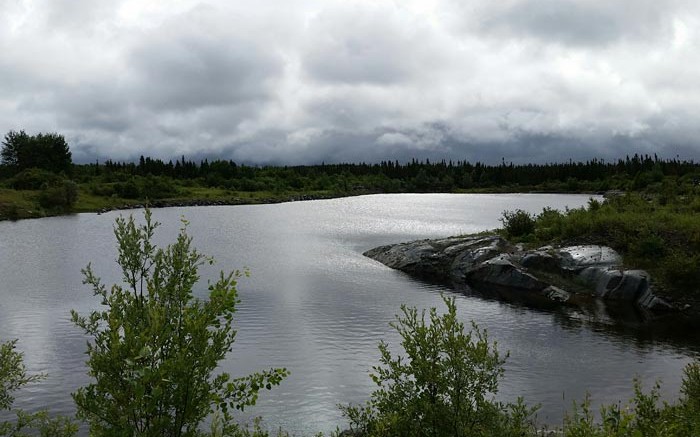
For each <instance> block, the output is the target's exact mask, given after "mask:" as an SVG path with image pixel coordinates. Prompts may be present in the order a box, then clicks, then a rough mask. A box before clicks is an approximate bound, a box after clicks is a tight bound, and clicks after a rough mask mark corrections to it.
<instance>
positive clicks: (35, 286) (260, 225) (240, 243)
mask: <svg viewBox="0 0 700 437" xmlns="http://www.w3.org/2000/svg"><path fill="white" fill-rule="evenodd" d="M587 199H588V196H578V195H534V194H532V195H522V194H517V195H448V194H428V195H413V194H411V195H374V196H363V197H354V198H346V199H334V200H323V201H311V202H297V203H286V204H278V205H256V206H230V207H195V208H168V209H159V210H154V214H153V215H154V217H155V218H156V219H157V220H158V221H160V222H162V223H163V225H162V227H161V228H160V232H159V233H158V241H159V242H160V243H167V242H169V241H170V239H171V238H172V237H174V235H175V234H176V232H177V229H178V228H179V227H180V221H179V220H180V218H181V217H182V216H184V217H185V218H186V219H187V220H189V221H190V227H189V231H190V234H191V235H193V236H194V239H195V245H196V246H197V247H198V248H199V249H200V250H201V251H202V252H204V253H206V254H209V255H212V256H214V257H215V258H216V259H217V264H216V265H215V266H214V267H213V268H209V267H207V269H205V270H203V271H202V277H203V278H207V277H212V275H214V274H215V273H216V271H218V269H225V270H230V269H234V268H240V267H248V268H249V269H250V271H251V277H250V278H249V279H245V280H243V281H242V282H241V284H240V294H241V299H242V303H241V305H240V310H239V312H238V313H237V325H238V329H239V334H238V337H237V341H236V343H235V346H234V350H233V352H232V353H231V354H230V357H229V359H228V360H227V361H226V362H224V363H223V365H222V368H223V370H226V371H229V372H231V373H233V374H238V375H241V374H245V373H247V372H250V371H253V370H255V369H261V368H267V367H272V366H274V367H277V366H285V367H287V368H288V369H289V370H290V371H291V376H290V377H289V378H288V379H287V380H285V381H284V382H283V384H282V386H280V387H278V388H276V389H274V390H273V391H272V392H265V393H264V394H263V395H262V397H261V402H259V404H258V406H256V407H255V409H253V410H251V412H250V414H253V415H262V416H263V417H265V418H266V423H267V424H268V425H269V426H271V427H277V426H282V427H284V428H285V429H287V430H290V431H292V432H295V433H296V434H297V435H299V434H310V433H312V432H316V431H328V430H331V429H334V428H335V426H336V425H340V426H341V427H342V425H343V422H342V418H341V417H340V414H339V412H338V409H337V408H336V404H338V403H347V402H362V401H364V400H365V399H366V398H367V396H368V394H369V393H370V392H371V390H372V389H373V387H372V383H371V381H370V379H369V377H368V372H369V370H370V368H371V366H372V365H374V364H376V363H377V362H378V356H379V355H378V351H377V348H376V345H377V342H378V341H379V340H380V339H385V340H387V341H389V343H390V344H393V345H396V344H397V336H396V335H395V334H394V333H393V332H392V330H391V328H389V327H388V322H389V321H391V320H392V319H393V316H394V314H396V313H397V312H398V311H399V306H400V305H401V304H402V303H408V304H410V305H415V306H418V307H421V308H428V307H431V306H440V305H441V299H440V293H442V292H446V291H447V290H445V289H443V288H441V287H439V286H433V285H429V284H424V283H421V282H418V281H414V280H412V279H410V278H408V277H407V276H406V275H404V274H402V273H400V272H396V271H393V270H391V269H389V268H386V267H384V266H383V265H381V264H379V263H377V262H375V261H372V260H370V259H367V258H365V257H363V256H362V252H363V251H365V250H367V249H370V248H372V247H375V246H378V245H383V244H389V243H396V242H401V241H407V240H412V239H418V238H429V237H444V236H449V235H455V234H463V233H470V232H475V231H482V230H486V229H491V228H494V227H497V226H498V225H499V222H498V218H499V217H500V213H501V211H503V210H505V209H515V208H522V209H525V210H529V211H531V212H538V211H540V210H541V209H542V208H543V207H545V206H549V207H553V208H560V209H563V208H564V207H566V206H568V207H570V208H574V207H578V206H580V205H583V204H585V203H586V201H587ZM135 213H136V214H138V213H139V212H135ZM119 214H128V212H127V213H120V212H112V213H108V214H103V215H95V214H80V215H76V216H72V217H58V218H47V219H40V220H27V221H21V222H16V223H11V222H3V223H0V242H1V244H0V278H2V280H1V281H0V338H1V339H9V338H19V339H20V341H19V348H20V349H21V350H23V351H24V352H25V359H26V364H27V365H28V367H29V369H30V370H31V371H36V372H46V373H48V375H49V377H48V379H46V380H45V381H44V382H42V383H40V384H35V385H32V386H31V387H30V388H28V389H26V390H25V391H24V392H23V393H21V395H20V396H18V402H17V405H18V406H21V407H25V408H28V409H35V408H39V407H50V408H51V409H53V410H55V411H57V412H63V413H72V412H73V404H72V400H71V398H70V395H69V393H70V392H71V391H73V390H75V389H76V388H77V387H79V386H80V385H82V384H84V383H86V382H87V380H88V379H87V376H85V367H84V364H83V363H84V360H85V356H84V354H83V352H84V350H85V338H84V337H83V336H82V334H81V333H80V332H79V330H78V329H77V328H75V327H73V326H72V324H71V323H70V320H69V311H70V309H77V310H78V311H80V312H83V313H85V312H87V311H89V310H90V309H92V308H95V307H96V305H97V302H96V299H95V298H94V297H93V296H92V294H91V292H90V291H89V290H88V289H87V288H86V287H85V286H83V285H82V284H81V279H82V277H81V275H80V269H81V268H83V267H84V266H85V265H86V264H87V263H88V262H92V263H93V267H94V270H95V272H96V273H97V274H98V275H99V276H101V277H102V278H103V280H104V281H105V282H106V283H112V282H116V281H117V280H119V275H118V271H117V267H116V264H115V263H114V260H115V257H116V251H115V247H114V246H115V244H114V243H115V240H114V236H113V234H112V224H113V222H114V219H115V217H117V216H118V215H119ZM199 292H200V293H201V292H202V290H201V289H200V290H199ZM447 292H449V291H447ZM457 297H458V310H459V313H460V315H461V317H462V318H463V319H464V320H465V321H468V320H471V319H473V320H475V321H476V322H477V323H478V324H479V325H480V326H481V327H484V328H487V329H488V330H489V335H490V336H491V338H492V339H495V340H497V341H498V345H499V349H500V350H502V351H504V352H505V351H510V358H509V359H508V362H507V365H506V375H505V378H504V379H503V380H502V383H501V385H500V392H499V394H498V397H499V398H500V399H502V400H514V399H515V398H516V397H517V396H524V397H525V398H526V400H527V401H528V402H530V403H541V404H542V408H541V410H540V413H539V418H540V419H541V420H542V421H543V422H545V423H550V424H556V423H560V421H561V418H562V414H563V411H564V410H565V409H567V408H568V407H569V406H570V404H571V402H572V400H574V399H579V400H580V399H582V398H583V396H584V394H585V392H586V391H589V392H590V393H591V395H592V397H593V399H594V401H596V402H615V401H618V400H620V399H621V398H622V399H626V398H628V397H629V396H630V395H631V392H632V390H631V388H632V378H633V377H634V376H639V377H640V378H641V379H642V380H643V381H644V382H645V383H646V385H647V386H650V385H651V384H652V383H653V382H654V381H655V380H657V379H661V380H662V382H663V386H662V391H663V393H664V396H666V397H667V398H669V399H670V398H673V397H674V396H676V395H677V393H678V388H679V385H680V379H681V374H682V369H683V367H684V365H685V364H686V363H688V362H689V361H690V360H691V359H692V357H693V356H695V355H696V354H697V353H696V351H697V349H698V347H697V344H696V343H695V341H694V340H692V339H690V340H688V339H683V338H676V337H673V336H671V337H668V336H666V337H664V338H655V337H654V335H650V334H649V333H646V332H644V331H643V330H639V329H635V328H634V327H630V326H624V327H616V326H613V325H611V324H610V323H607V322H606V321H605V320H595V319H591V318H590V317H588V316H583V315H581V314H578V313H576V312H571V311H569V312H546V311H535V310H530V309H526V308H522V307H518V306H514V305H509V304H506V303H502V302H498V301H493V300H485V299H480V298H476V297H466V296H462V295H457Z"/></svg>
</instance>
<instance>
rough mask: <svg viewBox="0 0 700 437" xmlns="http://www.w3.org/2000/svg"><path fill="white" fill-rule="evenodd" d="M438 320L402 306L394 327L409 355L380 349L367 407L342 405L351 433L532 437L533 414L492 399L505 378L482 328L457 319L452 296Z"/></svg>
mask: <svg viewBox="0 0 700 437" xmlns="http://www.w3.org/2000/svg"><path fill="white" fill-rule="evenodd" d="M444 301H445V304H446V305H447V312H446V313H445V314H443V315H438V313H437V310H436V309H435V308H432V309H431V310H430V312H429V321H426V317H425V316H426V313H425V311H423V312H422V313H420V314H419V313H418V310H417V309H416V308H407V307H406V306H402V307H401V310H402V313H403V314H402V315H401V316H397V320H396V322H395V323H392V324H391V326H392V327H393V328H394V329H396V330H397V331H398V333H399V334H400V335H401V338H402V342H401V345H402V347H403V349H404V351H405V352H406V357H402V356H398V357H394V356H392V354H391V352H390V351H389V346H388V345H387V344H386V343H384V342H382V343H380V345H379V350H380V353H381V360H380V362H381V364H380V365H379V366H376V367H374V369H373V370H374V373H373V374H372V375H371V377H372V380H373V381H374V383H375V384H376V385H377V386H378V389H377V390H375V391H374V392H373V393H372V395H371V400H370V401H369V402H367V404H366V405H364V406H344V407H341V409H342V411H343V414H344V416H345V417H347V418H348V420H349V422H350V428H351V430H352V432H354V433H355V435H361V436H397V437H398V436H402V437H411V436H448V435H449V436H455V437H459V436H487V435H488V436H509V435H513V436H515V435H529V434H531V432H532V431H533V430H534V425H533V423H532V419H531V417H532V415H533V413H534V411H535V409H530V408H527V407H526V406H525V405H524V403H523V402H522V400H519V401H518V403H516V404H514V405H504V404H501V403H499V402H496V401H495V400H493V399H492V396H493V395H494V394H495V393H496V392H497V391H498V379H499V378H500V377H501V376H502V375H503V363H504V359H503V358H501V356H500V355H499V353H498V350H497V348H496V344H495V343H494V344H491V343H489V340H488V337H487V335H486V331H481V330H479V328H478V327H477V326H476V325H474V324H472V330H471V331H465V330H464V325H463V324H462V323H461V322H459V321H458V320H457V313H456V312H457V310H456V305H455V302H454V299H444Z"/></svg>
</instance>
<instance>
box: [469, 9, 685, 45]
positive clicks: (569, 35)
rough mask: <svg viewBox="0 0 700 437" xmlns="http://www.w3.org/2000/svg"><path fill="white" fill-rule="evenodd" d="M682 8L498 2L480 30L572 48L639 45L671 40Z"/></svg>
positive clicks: (484, 15)
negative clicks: (662, 38)
mask: <svg viewBox="0 0 700 437" xmlns="http://www.w3.org/2000/svg"><path fill="white" fill-rule="evenodd" d="M678 4H679V2H677V1H674V0H670V1H653V0H639V1H635V2H634V4H633V5H632V4H630V3H628V2H604V1H590V0H518V1H505V2H502V3H501V2H495V3H493V6H488V7H485V8H483V9H482V10H481V11H482V13H481V15H480V16H479V17H478V19H477V20H478V25H477V26H478V29H479V30H480V31H482V32H496V33H499V34H509V33H510V34H512V35H514V36H519V37H533V38H537V39H540V40H542V41H543V42H546V43H560V44H564V45H572V46H584V47H585V46H604V45H608V44H612V43H615V42H617V41H620V40H625V41H628V42H632V43H636V42H641V41H648V40H650V39H654V38H657V37H659V35H668V33H669V32H670V31H671V27H672V23H671V21H672V19H673V12H674V11H677V10H678V7H679V6H678ZM673 6H676V7H673Z"/></svg>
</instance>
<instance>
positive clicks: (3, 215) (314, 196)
mask: <svg viewBox="0 0 700 437" xmlns="http://www.w3.org/2000/svg"><path fill="white" fill-rule="evenodd" d="M12 191H15V192H19V190H12ZM259 193H260V192H250V193H249V194H250V196H249V197H244V196H234V197H211V198H202V197H191V198H175V199H158V200H154V201H141V200H134V201H131V200H127V199H119V201H118V202H115V203H114V204H108V205H106V206H104V205H98V206H94V207H90V206H80V204H79V205H78V206H76V207H74V208H71V209H70V210H68V211H66V210H53V211H51V210H48V211H47V210H32V209H24V210H23V211H19V209H20V207H19V206H18V205H17V204H11V203H9V204H6V205H1V204H0V206H3V207H4V208H1V209H0V221H19V220H27V219H38V218H47V217H60V216H68V215H73V214H81V213H96V214H103V213H107V212H110V211H125V210H130V209H139V208H143V207H145V206H148V207H150V208H176V207H189V206H236V205H272V204H277V203H288V202H304V201H310V200H329V199H341V198H345V197H357V196H366V195H373V194H572V195H574V194H578V195H590V196H604V195H605V192H588V191H577V192H571V191H541V190H527V191H513V190H499V189H495V190H493V189H492V190H485V189H479V190H463V191H435V192H384V191H370V190H366V191H354V192H349V193H286V194H283V195H279V196H262V197H254V196H255V195H256V194H259ZM97 199H99V200H103V199H105V198H102V197H97ZM8 209H10V210H12V209H14V210H16V212H15V213H13V214H8V213H7V210H8Z"/></svg>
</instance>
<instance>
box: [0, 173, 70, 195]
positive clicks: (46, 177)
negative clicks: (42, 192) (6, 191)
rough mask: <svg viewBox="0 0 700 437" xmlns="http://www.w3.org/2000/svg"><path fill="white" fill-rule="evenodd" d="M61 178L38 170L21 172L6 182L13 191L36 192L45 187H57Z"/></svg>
mask: <svg viewBox="0 0 700 437" xmlns="http://www.w3.org/2000/svg"><path fill="white" fill-rule="evenodd" d="M61 180H62V178H61V176H59V175H57V174H55V173H51V172H50V171H47V170H42V169H39V168H29V169H26V170H22V171H21V172H19V173H17V174H16V175H15V176H13V177H12V178H10V179H9V180H8V181H7V184H8V185H9V186H10V187H12V188H14V189H15V190H38V189H40V188H42V187H46V186H56V185H59V184H60V182H61Z"/></svg>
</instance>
